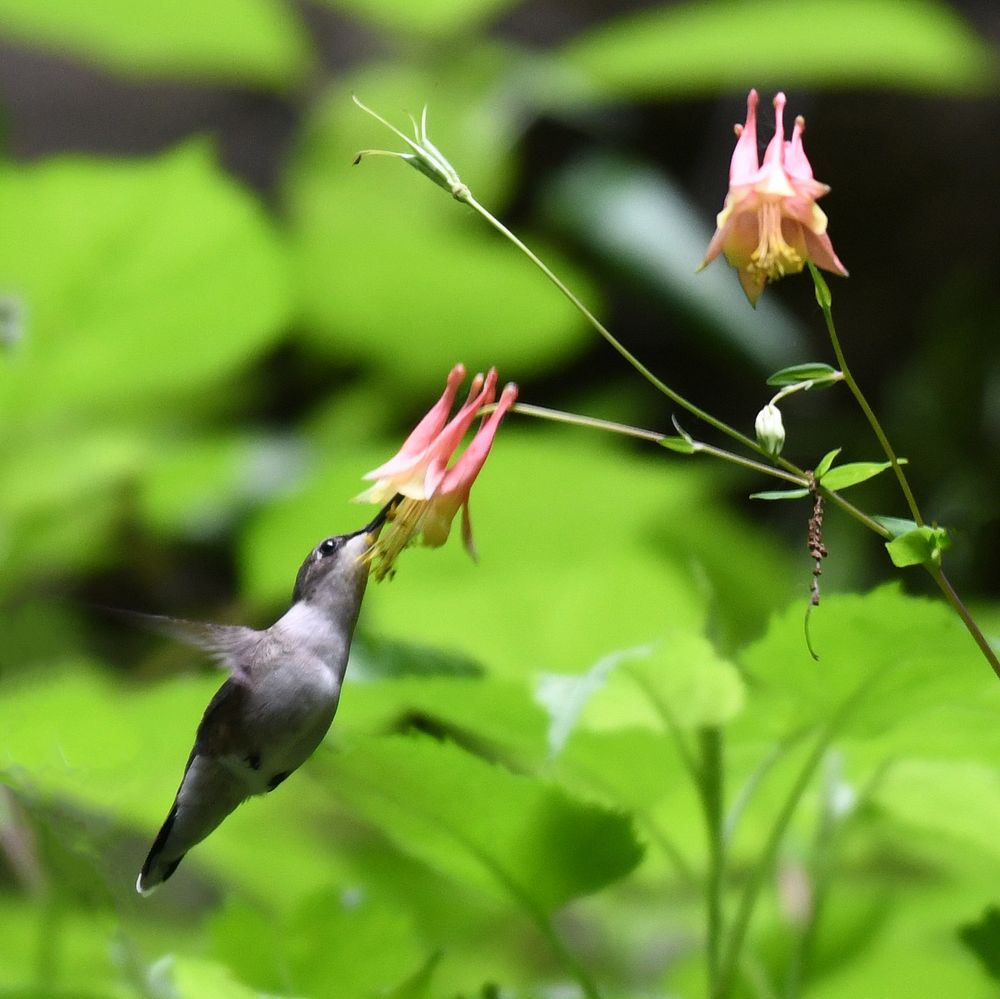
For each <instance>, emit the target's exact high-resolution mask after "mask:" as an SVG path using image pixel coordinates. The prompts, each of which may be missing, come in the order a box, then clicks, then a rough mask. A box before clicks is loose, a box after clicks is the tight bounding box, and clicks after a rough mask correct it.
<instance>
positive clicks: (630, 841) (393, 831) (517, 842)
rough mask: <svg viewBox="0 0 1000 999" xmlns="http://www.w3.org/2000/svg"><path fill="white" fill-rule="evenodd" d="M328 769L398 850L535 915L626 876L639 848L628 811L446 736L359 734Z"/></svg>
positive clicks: (343, 791)
mask: <svg viewBox="0 0 1000 999" xmlns="http://www.w3.org/2000/svg"><path fill="white" fill-rule="evenodd" d="M329 772H330V777H331V779H332V780H333V781H334V782H335V784H336V786H337V788H338V796H339V797H340V798H341V800H343V801H344V802H346V803H347V804H349V806H350V807H351V808H352V810H354V811H355V812H356V813H357V814H359V815H361V816H363V817H365V818H366V819H368V820H369V821H370V822H373V823H374V824H375V825H377V826H378V827H379V828H380V829H381V830H382V831H383V832H384V833H385V835H387V836H388V837H389V838H390V839H392V840H393V842H395V843H396V844H397V846H399V847H400V848H401V849H402V850H404V851H406V852H408V853H412V854H414V855H415V856H417V857H419V858H420V859H421V860H423V861H424V862H426V863H428V864H430V865H431V866H432V867H434V868H436V869H438V870H440V871H441V872H442V873H445V874H448V875H450V876H452V877H456V878H459V879H460V880H462V881H466V882H468V883H470V884H472V885H475V886H476V887H478V888H481V889H483V890H487V891H492V892H497V891H500V892H501V894H502V895H504V896H507V897H509V898H511V899H512V900H513V901H515V902H516V903H517V904H518V905H521V906H525V907H526V909H527V911H528V912H529V913H532V914H541V913H547V912H551V911H552V910H554V909H557V908H559V907H560V906H562V905H564V904H565V903H566V902H567V901H569V900H570V899H571V898H574V897H576V896H578V895H581V894H587V893H590V892H593V891H595V890H597V889H598V888H600V887H602V886H604V885H606V884H607V883H609V882H610V881H614V880H616V879H617V878H620V877H622V876H623V875H624V874H625V873H626V872H628V871H630V870H631V869H632V868H633V867H634V866H635V865H636V864H637V863H638V861H639V859H640V856H641V850H640V847H639V844H638V842H637V841H636V839H635V837H634V835H633V833H632V830H631V827H630V823H629V820H628V819H627V818H626V817H625V816H623V815H616V814H614V813H611V812H608V811H607V810H605V809H602V808H598V807H596V806H591V805H584V804H582V803H578V802H575V801H573V800H572V799H571V798H569V797H568V796H567V795H566V794H565V793H564V792H562V791H560V790H559V789H558V788H557V787H554V786H553V787H546V786H545V785H544V784H542V783H540V782H538V781H536V780H532V779H529V778H527V777H524V776H518V775H516V774H512V773H510V772H508V771H506V770H504V769H503V768H501V767H498V766H496V765H495V764H490V763H487V762H485V761H483V760H479V759H476V758H475V757H474V756H471V755H470V754H468V753H465V752H463V751H462V750H460V749H459V748H457V747H456V746H454V745H449V744H448V743H439V742H435V741H432V740H429V739H427V738H412V737H411V738H403V737H395V738H389V739H380V740H376V741H371V742H358V743H356V744H355V745H353V746H352V747H351V749H350V751H349V752H344V753H341V754H338V755H337V756H335V757H333V759H332V760H331V761H330V766H329Z"/></svg>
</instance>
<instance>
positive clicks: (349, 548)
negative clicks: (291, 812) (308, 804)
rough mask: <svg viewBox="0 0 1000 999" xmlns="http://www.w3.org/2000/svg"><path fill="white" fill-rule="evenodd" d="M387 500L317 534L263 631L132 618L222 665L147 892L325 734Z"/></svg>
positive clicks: (143, 886)
mask: <svg viewBox="0 0 1000 999" xmlns="http://www.w3.org/2000/svg"><path fill="white" fill-rule="evenodd" d="M398 499H399V497H396V498H394V499H393V500H391V501H390V502H389V503H388V504H386V506H385V507H383V509H382V510H381V511H380V512H379V514H378V515H377V516H376V517H375V519H374V520H373V521H372V522H371V523H370V524H367V525H366V526H365V527H363V528H361V530H360V531H355V532H354V533H353V534H341V535H337V536H335V537H330V538H326V539H325V540H323V541H321V542H320V543H319V544H318V545H316V547H315V548H313V550H312V551H311V552H310V553H309V554H308V555H307V556H306V559H305V561H304V562H303V563H302V567H301V568H300V569H299V572H298V576H297V578H296V580H295V590H294V592H293V594H292V605H291V607H290V608H289V609H288V611H287V612H286V613H285V614H284V615H283V616H282V617H280V618H279V619H278V620H277V621H276V622H275V623H274V624H272V625H271V627H270V628H266V629H264V630H263V631H257V630H255V629H254V628H248V627H244V626H242V625H218V624H208V623H199V622H193V621H182V620H179V619H176V618H164V617H157V616H155V615H138V616H139V617H140V618H144V619H146V620H147V621H151V623H152V624H153V625H154V626H155V627H156V628H157V630H161V631H166V632H168V633H170V634H171V635H173V636H174V637H177V638H180V639H182V640H184V641H187V642H189V643H191V644H193V645H197V646H198V647H200V648H202V649H203V650H205V651H207V652H209V653H210V654H211V655H212V656H213V658H215V659H216V660H217V661H218V662H219V663H220V665H222V666H223V667H224V668H225V669H227V670H228V671H229V679H227V680H226V682H225V683H224V684H223V685H222V686H221V687H220V688H219V690H218V692H217V693H216V694H215V696H214V697H213V698H212V700H211V702H210V703H209V705H208V707H207V708H206V710H205V714H204V716H203V717H202V719H201V723H200V724H199V725H198V732H197V735H196V736H195V741H194V748H193V749H192V750H191V755H190V756H189V757H188V761H187V766H186V767H185V768H184V777H183V778H182V780H181V785H180V787H179V788H178V790H177V795H176V797H175V798H174V803H173V806H172V807H171V809H170V812H169V813H168V815H167V818H166V821H165V822H164V823H163V826H162V827H161V829H160V831H159V833H158V834H157V836H156V839H155V840H154V841H153V846H152V848H151V849H150V851H149V855H148V856H147V857H146V862H145V863H144V864H143V865H142V871H141V872H140V873H139V877H138V878H137V879H136V883H135V887H136V891H138V892H139V894H140V895H148V894H149V893H150V892H152V891H153V889H154V888H156V887H157V886H158V885H160V884H162V883H163V882H164V881H166V880H167V878H169V877H170V876H171V875H172V874H173V873H174V871H175V870H177V865H178V864H180V862H181V861H182V860H183V859H184V856H185V854H186V853H187V852H188V850H190V849H191V848H192V847H193V846H196V845H197V844H198V843H200V842H201V841H202V840H203V839H205V838H206V837H207V836H208V835H209V834H210V833H212V832H213V831H214V830H215V829H216V828H217V827H218V826H219V824H220V823H221V822H222V821H223V819H225V818H226V816H227V815H229V814H230V812H232V811H233V810H234V809H235V808H236V807H237V806H238V805H240V804H241V803H242V802H244V801H246V799H247V798H250V797H252V796H253V795H257V794H267V793H268V792H269V791H273V790H274V789H275V788H276V787H277V786H278V785H279V784H280V783H281V782H282V781H284V780H285V778H286V777H288V776H289V774H291V773H293V772H294V771H295V770H297V769H298V768H299V767H300V766H301V765H302V764H303V763H304V762H305V761H306V760H307V759H308V758H309V757H310V756H311V755H312V753H313V751H314V750H315V749H316V747H317V746H318V745H319V744H320V742H322V740H323V737H324V736H325V735H326V733H327V730H328V729H329V728H330V724H331V722H332V721H333V716H334V714H335V713H336V711H337V703H338V701H339V699H340V685H341V682H342V681H343V679H344V671H345V669H346V668H347V658H348V653H349V652H350V648H351V638H352V637H353V634H354V626H355V624H356V623H357V620H358V613H359V611H360V609H361V599H362V597H363V596H364V593H365V586H366V584H367V582H368V562H367V560H365V559H364V556H365V555H366V554H367V552H368V551H369V549H370V548H371V546H372V545H373V544H374V542H375V541H376V539H377V537H378V532H379V530H380V529H381V527H382V524H383V523H384V522H385V520H386V518H387V517H389V516H390V515H391V512H392V509H393V507H394V505H395V503H396V502H397V500H398Z"/></svg>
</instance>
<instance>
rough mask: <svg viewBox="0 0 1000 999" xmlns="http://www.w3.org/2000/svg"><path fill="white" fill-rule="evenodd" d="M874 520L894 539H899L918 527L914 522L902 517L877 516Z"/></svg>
mask: <svg viewBox="0 0 1000 999" xmlns="http://www.w3.org/2000/svg"><path fill="white" fill-rule="evenodd" d="M874 519H875V520H876V521H877V522H878V523H880V524H881V525H882V526H883V527H884V528H885V529H886V530H887V531H888V532H889V533H890V534H891V535H892V536H893V537H894V538H898V537H901V536H902V535H904V534H909V532H910V531H915V530H916V529H917V527H918V526H919V525H918V524H917V522H916V521H915V520H906V519H905V518H903V517H883V516H877V517H875V518H874Z"/></svg>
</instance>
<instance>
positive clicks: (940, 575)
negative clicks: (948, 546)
mask: <svg viewBox="0 0 1000 999" xmlns="http://www.w3.org/2000/svg"><path fill="white" fill-rule="evenodd" d="M924 568H925V569H926V570H927V572H928V573H930V577H931V579H933V580H934V582H935V583H937V585H938V588H939V589H940V590H941V592H942V593H943V594H944V597H945V599H946V600H947V601H948V603H949V604H951V606H952V609H953V610H954V611H955V613H956V614H957V615H958V616H959V617H960V618H961V619H962V623H963V624H964V625H965V627H966V630H967V631H968V632H969V634H970V635H972V638H973V640H974V641H975V643H976V645H978V646H979V650H980V652H982V654H983V655H984V656H985V657H986V661H987V662H988V663H989V664H990V666H991V667H992V669H993V672H994V673H995V674H996V676H997V679H998V680H1000V659H998V658H997V651H996V649H994V648H993V646H992V645H991V644H990V640H989V639H988V638H987V637H986V636H985V635H984V634H983V632H982V629H981V628H980V627H979V625H978V624H977V623H976V619H975V618H974V617H973V616H972V613H971V611H970V610H969V608H968V607H966V606H965V604H964V603H963V602H962V598H961V597H960V596H959V595H958V594H957V593H956V592H955V588H954V587H953V586H952V585H951V581H950V580H949V579H948V577H947V576H946V575H945V574H944V570H943V569H942V568H941V566H939V565H934V564H933V563H925V565H924Z"/></svg>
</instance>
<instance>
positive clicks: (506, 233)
mask: <svg viewBox="0 0 1000 999" xmlns="http://www.w3.org/2000/svg"><path fill="white" fill-rule="evenodd" d="M456 197H458V200H460V201H464V202H465V204H467V205H468V206H469V207H470V208H472V209H474V210H475V211H476V212H478V213H479V215H481V216H482V217H483V218H484V219H485V220H486V221H487V222H488V223H489V224H490V225H491V226H492V227H493V228H494V229H496V231H497V232H499V233H500V234H501V235H502V236H503V237H504V238H506V239H508V240H510V242H511V243H513V244H514V246H516V247H517V248H518V249H519V250H520V251H521V252H522V253H523V254H524V255H525V256H526V257H527V258H528V259H529V260H530V261H531V262H532V263H533V264H534V265H535V266H536V267H537V268H538V269H539V270H540V271H541V272H542V273H543V274H544V275H545V276H546V277H547V278H548V279H549V281H551V282H552V284H554V285H555V286H556V288H558V289H559V291H560V292H561V293H562V294H563V295H564V296H565V297H566V298H567V299H568V300H569V301H570V303H571V304H572V305H573V307H574V308H575V309H576V310H577V311H578V312H579V313H580V315H582V316H583V317H584V319H586V320H587V322H588V323H590V325H591V326H592V327H593V328H594V329H595V330H596V331H597V333H599V334H600V335H601V336H602V337H603V338H604V339H605V340H606V341H607V342H608V343H609V344H610V345H611V346H612V347H613V348H614V349H615V350H616V351H617V352H618V353H619V354H620V355H621V356H622V357H623V358H624V359H625V360H626V361H627V362H628V363H629V364H631V365H632V367H633V368H635V370H636V371H638V372H639V374H640V375H642V377H643V378H645V379H646V381H647V382H649V384H650V385H652V386H653V387H654V388H656V389H657V390H658V391H660V392H662V393H663V394H664V395H665V396H666V397H667V398H668V399H670V400H671V401H672V402H674V403H676V404H677V405H678V406H681V407H682V408H683V409H686V410H687V411H688V412H689V413H691V414H692V415H693V416H696V417H698V419H699V420H703V421H704V422H705V423H707V424H708V425H709V426H712V427H715V429H716V430H718V431H719V432H720V433H723V434H726V435H727V436H728V437H731V438H732V439H733V440H735V441H737V442H739V443H740V444H742V445H743V446H744V447H746V448H749V449H750V450H751V451H756V452H757V453H758V454H766V452H765V451H764V449H763V448H762V447H761V446H760V445H759V444H758V443H757V442H756V441H755V440H752V439H751V438H750V437H747V436H746V435H745V434H741V433H740V432H739V431H738V430H737V429H736V428H735V427H731V426H729V424H728V423H725V422H723V421H722V420H719V419H716V417H714V416H712V414H711V413H708V412H706V411H705V410H704V409H702V408H701V407H699V406H696V405H695V404H694V403H693V402H690V401H689V400H688V399H685V398H684V396H682V395H681V394H680V393H679V392H676V391H674V389H672V388H671V387H670V386H669V385H667V384H666V383H665V382H663V381H661V380H660V379H659V378H657V377H656V375H654V374H653V372H652V371H650V370H649V368H647V367H646V365H645V364H643V363H642V361H640V360H639V358H637V357H636V356H635V354H633V353H632V352H631V351H630V350H629V349H628V348H627V347H625V345H624V344H623V343H622V342H621V341H620V340H618V338H617V337H615V336H614V335H613V334H612V333H611V331H610V330H609V329H608V328H607V327H606V326H605V325H604V324H603V323H602V322H601V321H600V320H599V319H598V318H597V317H596V316H595V315H594V314H593V313H592V312H591V311H590V309H588V308H587V306H586V305H584V304H583V302H581V301H580V299H579V298H578V297H577V296H576V295H575V294H574V293H573V292H572V291H571V290H570V289H569V288H568V287H567V286H566V285H565V284H564V283H563V282H562V280H561V279H560V278H559V277H558V276H557V275H556V274H555V272H554V271H552V270H551V268H550V267H549V266H548V265H547V264H546V263H545V262H544V261H543V260H542V259H541V258H540V257H538V256H537V255H536V254H535V253H534V251H532V250H531V249H530V248H529V247H528V246H527V244H525V243H524V242H522V241H521V239H519V238H518V237H517V236H515V235H514V233H513V232H511V231H510V229H508V228H507V227H506V226H505V225H504V224H503V223H502V222H501V221H500V220H499V219H498V218H496V216H494V215H493V214H492V213H491V212H490V211H489V209H487V208H485V207H483V205H481V204H480V203H479V202H478V201H477V200H476V199H475V197H474V196H473V195H472V194H471V193H468V194H466V195H464V196H461V197H459V196H458V195H456Z"/></svg>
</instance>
